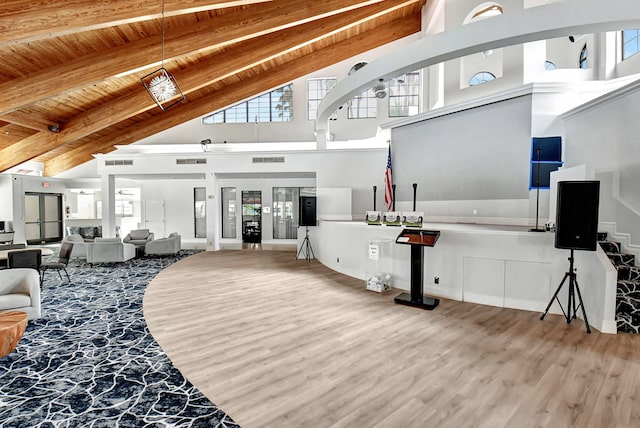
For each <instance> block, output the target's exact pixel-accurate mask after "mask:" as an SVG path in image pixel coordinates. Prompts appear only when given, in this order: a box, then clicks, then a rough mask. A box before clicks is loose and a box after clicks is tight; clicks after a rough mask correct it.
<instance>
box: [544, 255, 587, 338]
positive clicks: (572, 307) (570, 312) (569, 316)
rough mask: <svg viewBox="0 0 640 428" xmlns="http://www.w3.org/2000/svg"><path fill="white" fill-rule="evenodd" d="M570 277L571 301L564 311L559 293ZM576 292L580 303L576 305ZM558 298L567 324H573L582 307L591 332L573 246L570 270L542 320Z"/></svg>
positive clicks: (585, 323) (585, 322)
mask: <svg viewBox="0 0 640 428" xmlns="http://www.w3.org/2000/svg"><path fill="white" fill-rule="evenodd" d="M567 278H569V296H568V298H569V301H568V302H567V312H565V311H564V308H563V307H562V303H560V299H558V293H559V292H560V289H561V288H562V286H563V285H564V282H565V281H566V280H567ZM575 292H577V294H578V300H579V301H580V303H579V304H578V306H576V297H575ZM554 300H557V301H558V305H560V309H562V313H563V314H564V317H565V319H566V320H567V324H571V321H573V320H574V319H576V311H577V310H578V308H582V316H583V317H584V325H585V326H586V327H587V333H591V328H590V327H589V320H587V312H586V311H585V309H584V303H583V302H582V295H581V294H580V287H578V280H577V279H576V272H575V270H574V268H573V248H572V249H571V256H570V257H569V271H568V272H566V273H565V274H564V278H562V281H561V282H560V285H559V286H558V288H557V289H556V292H555V293H553V297H552V298H551V300H550V301H549V304H548V305H547V309H545V310H544V313H543V314H542V315H541V316H540V320H543V319H544V317H545V316H546V315H547V312H549V308H550V307H551V305H552V304H553V301H554Z"/></svg>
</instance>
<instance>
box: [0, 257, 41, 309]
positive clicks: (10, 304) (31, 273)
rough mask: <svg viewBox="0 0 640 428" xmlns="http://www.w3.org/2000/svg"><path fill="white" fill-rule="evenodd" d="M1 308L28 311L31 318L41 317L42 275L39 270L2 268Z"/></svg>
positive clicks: (0, 280)
mask: <svg viewBox="0 0 640 428" xmlns="http://www.w3.org/2000/svg"><path fill="white" fill-rule="evenodd" d="M0 310H2V311H4V310H12V311H21V312H26V314H27V316H28V319H29V320H35V319H38V318H40V316H41V309H40V275H39V274H38V271H37V270H34V269H29V268H16V269H4V270H0Z"/></svg>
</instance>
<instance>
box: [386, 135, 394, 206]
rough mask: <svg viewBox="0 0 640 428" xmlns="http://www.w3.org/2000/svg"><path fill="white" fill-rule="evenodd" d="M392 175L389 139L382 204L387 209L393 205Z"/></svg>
mask: <svg viewBox="0 0 640 428" xmlns="http://www.w3.org/2000/svg"><path fill="white" fill-rule="evenodd" d="M392 185H393V177H392V176H391V141H389V155H388V156H387V169H386V170H385V171H384V206H385V208H386V209H387V211H391V208H392V207H393V191H392V189H391V186H392Z"/></svg>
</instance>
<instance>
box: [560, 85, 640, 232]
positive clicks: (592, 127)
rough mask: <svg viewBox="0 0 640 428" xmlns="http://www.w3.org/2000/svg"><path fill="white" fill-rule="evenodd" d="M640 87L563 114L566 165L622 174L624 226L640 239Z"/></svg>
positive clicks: (620, 188) (621, 194)
mask: <svg viewBox="0 0 640 428" xmlns="http://www.w3.org/2000/svg"><path fill="white" fill-rule="evenodd" d="M639 89H640V88H638V85H634V86H633V88H630V89H629V90H626V91H622V92H620V93H619V95H618V96H616V97H614V98H612V99H607V100H606V101H605V102H598V101H597V100H596V101H594V102H593V103H591V104H589V105H588V106H585V108H582V109H579V110H577V111H575V112H572V113H571V114H568V115H566V116H565V117H564V120H563V122H564V126H565V129H566V130H565V132H566V140H567V142H568V143H567V145H566V147H565V162H566V165H567V166H574V165H580V164H587V165H589V166H590V167H592V168H593V170H594V171H595V173H596V174H598V173H603V172H617V173H619V195H618V198H619V200H620V201H622V202H624V205H625V206H626V207H627V208H628V210H627V211H625V214H624V220H623V222H624V223H625V229H626V230H620V229H619V231H621V232H625V233H630V234H631V236H632V242H634V243H638V242H640V217H638V216H637V215H634V212H635V213H640V187H638V184H637V183H638V182H639V180H640V123H639V122H638V120H637V112H638V111H639V109H640V90H639ZM621 214H622V213H621Z"/></svg>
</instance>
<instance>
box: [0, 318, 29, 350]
mask: <svg viewBox="0 0 640 428" xmlns="http://www.w3.org/2000/svg"><path fill="white" fill-rule="evenodd" d="M26 328H27V314H26V313H24V312H19V311H9V312H0V358H2V357H4V356H6V355H9V354H10V353H11V352H13V350H14V349H16V346H18V342H19V341H20V339H22V335H23V334H24V331H25V329H26Z"/></svg>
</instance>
